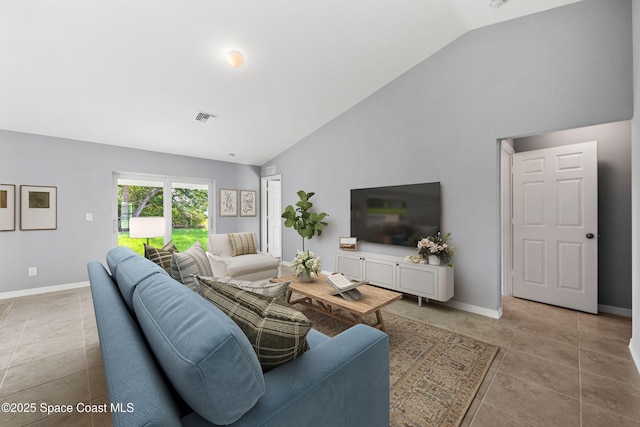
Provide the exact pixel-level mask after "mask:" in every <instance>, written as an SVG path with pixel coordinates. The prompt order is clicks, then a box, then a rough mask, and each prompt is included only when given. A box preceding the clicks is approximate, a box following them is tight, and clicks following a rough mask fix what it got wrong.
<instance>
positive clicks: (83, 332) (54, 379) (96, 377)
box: [0, 288, 640, 427]
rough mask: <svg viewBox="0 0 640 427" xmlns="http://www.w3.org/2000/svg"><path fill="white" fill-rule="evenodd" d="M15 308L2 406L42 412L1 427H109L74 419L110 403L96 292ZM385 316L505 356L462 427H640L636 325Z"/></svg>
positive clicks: (5, 337)
mask: <svg viewBox="0 0 640 427" xmlns="http://www.w3.org/2000/svg"><path fill="white" fill-rule="evenodd" d="M13 301H14V302H15V305H14V307H13V308H12V309H11V311H10V312H9V314H8V316H7V317H6V318H5V319H4V320H3V321H2V322H1V323H0V404H2V403H11V404H15V405H14V406H17V405H18V404H25V403H26V404H30V403H35V406H36V407H35V410H34V411H33V412H22V413H15V412H14V413H11V412H4V411H0V426H22V425H33V426H53V425H55V426H62V425H64V426H108V425H111V418H110V416H109V414H106V413H79V412H78V411H77V410H76V402H83V403H86V404H95V405H100V404H104V403H107V402H108V398H107V395H106V388H105V383H104V376H103V371H102V362H101V359H100V350H99V342H98V336H97V331H96V325H95V317H94V314H93V305H92V302H91V292H90V291H89V289H88V288H81V289H76V290H71V291H64V292H57V293H52V294H45V295H37V296H31V297H24V298H19V299H15V300H13ZM3 302H4V301H3ZM388 310H389V311H393V312H395V313H398V314H401V315H404V316H409V317H413V318H416V319H420V320H424V321H426V322H428V323H431V324H433V325H436V326H439V327H442V328H446V329H450V330H454V331H457V332H459V333H462V334H465V335H469V336H473V337H475V338H477V339H480V340H483V341H486V342H490V343H492V344H495V345H497V346H499V347H500V351H499V353H498V355H497V356H496V359H495V360H494V362H493V364H492V366H491V369H490V371H489V373H488V374H487V376H486V378H485V380H484V382H483V384H482V386H481V388H480V391H479V392H478V395H477V396H476V399H475V401H474V402H473V404H472V406H471V408H470V410H469V412H468V413H467V416H466V418H465V420H464V422H463V424H462V425H463V426H473V427H483V426H492V427H499V426H562V427H564V426H584V427H591V426H607V427H613V426H639V427H640V375H639V374H638V371H637V370H636V368H635V365H634V364H633V361H632V360H631V356H630V353H629V348H628V343H629V339H630V337H631V319H629V318H624V317H618V316H612V315H607V314H601V315H598V316H594V315H589V314H584V313H578V312H574V311H570V310H564V309H560V308H556V307H551V306H547V305H544V304H537V303H533V302H529V301H524V300H518V299H515V298H508V297H507V298H504V305H503V313H504V315H503V317H502V319H500V320H495V319H490V318H487V317H483V316H478V315H474V314H470V313H466V312H462V311H459V310H455V309H451V308H448V307H446V306H443V305H438V304H423V306H422V307H418V305H417V303H416V299H415V298H413V297H410V296H406V297H405V298H404V299H403V300H401V301H397V302H395V303H393V304H392V305H391V306H389V307H388ZM70 403H71V404H72V405H73V411H72V412H71V413H60V412H58V413H56V414H53V415H50V416H47V415H46V412H42V410H43V409H47V407H46V406H42V405H43V404H45V405H67V404H70ZM14 409H17V408H16V407H14ZM26 409H31V408H30V407H29V406H27V408H26ZM52 409H53V410H57V411H60V410H62V409H63V407H58V408H52Z"/></svg>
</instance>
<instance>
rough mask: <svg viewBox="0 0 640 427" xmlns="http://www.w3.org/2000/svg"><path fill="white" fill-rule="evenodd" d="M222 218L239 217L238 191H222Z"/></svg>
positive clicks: (222, 189)
mask: <svg viewBox="0 0 640 427" xmlns="http://www.w3.org/2000/svg"><path fill="white" fill-rule="evenodd" d="M219 203H220V216H238V190H229V189H227V188H221V189H220V201H219Z"/></svg>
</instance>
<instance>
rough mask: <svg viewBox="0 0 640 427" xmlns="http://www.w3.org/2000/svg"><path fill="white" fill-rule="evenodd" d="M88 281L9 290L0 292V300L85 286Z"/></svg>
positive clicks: (87, 284)
mask: <svg viewBox="0 0 640 427" xmlns="http://www.w3.org/2000/svg"><path fill="white" fill-rule="evenodd" d="M87 286H89V282H88V281H87V282H76V283H65V284H62V285H52V286H43V287H41V288H31V289H24V290H22V291H11V292H2V293H0V300H3V299H10V298H20V297H28V296H32V295H39V294H48V293H50V292H60V291H68V290H70V289H78V288H85V287H87Z"/></svg>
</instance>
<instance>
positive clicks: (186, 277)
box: [171, 240, 213, 292]
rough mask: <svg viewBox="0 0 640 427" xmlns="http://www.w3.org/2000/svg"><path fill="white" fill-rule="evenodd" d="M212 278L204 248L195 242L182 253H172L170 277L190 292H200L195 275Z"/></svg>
mask: <svg viewBox="0 0 640 427" xmlns="http://www.w3.org/2000/svg"><path fill="white" fill-rule="evenodd" d="M196 274H197V275H203V276H213V272H212V271H211V264H209V258H207V254H206V252H205V251H204V248H203V247H202V245H201V244H200V242H198V241H197V240H196V242H195V243H194V244H193V245H192V246H191V247H190V248H189V249H187V250H186V251H184V252H173V254H172V256H171V277H173V278H174V279H176V280H177V281H178V282H180V283H183V284H185V285H186V286H187V287H188V288H189V289H191V290H192V291H196V292H200V285H198V280H196V278H195V275H196Z"/></svg>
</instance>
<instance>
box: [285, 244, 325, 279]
mask: <svg viewBox="0 0 640 427" xmlns="http://www.w3.org/2000/svg"><path fill="white" fill-rule="evenodd" d="M320 263H321V260H320V257H319V256H316V255H315V254H314V253H313V252H311V251H306V252H305V251H298V253H297V254H296V256H295V258H293V262H292V263H291V266H292V267H293V268H294V269H295V271H296V275H297V276H298V280H300V281H301V282H312V281H313V275H314V274H315V275H316V276H317V275H318V273H320Z"/></svg>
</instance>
